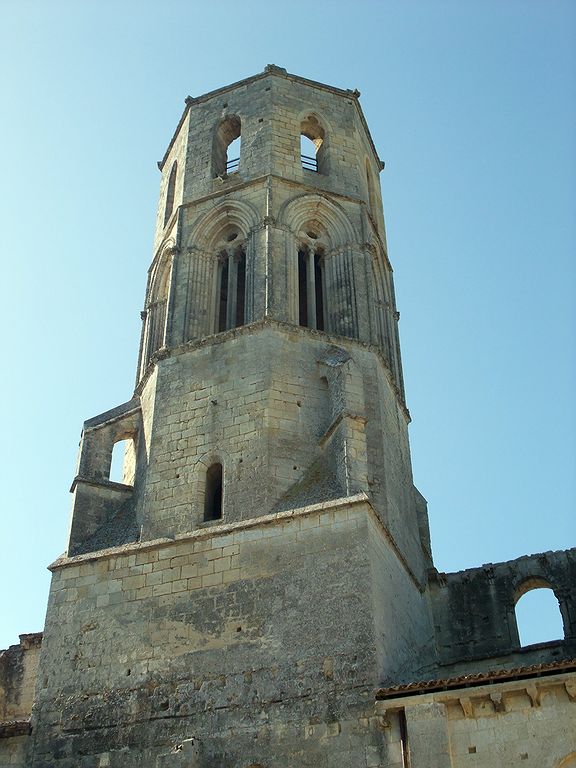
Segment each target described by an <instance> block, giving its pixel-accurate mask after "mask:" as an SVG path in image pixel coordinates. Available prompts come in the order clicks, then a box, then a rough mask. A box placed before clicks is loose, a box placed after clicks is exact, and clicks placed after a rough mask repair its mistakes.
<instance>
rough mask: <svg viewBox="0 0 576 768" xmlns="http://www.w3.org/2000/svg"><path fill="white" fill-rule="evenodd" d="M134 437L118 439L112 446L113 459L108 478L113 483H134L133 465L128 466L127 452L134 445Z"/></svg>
mask: <svg viewBox="0 0 576 768" xmlns="http://www.w3.org/2000/svg"><path fill="white" fill-rule="evenodd" d="M133 445H134V441H133V440H132V438H127V439H125V440H118V441H117V442H115V443H114V445H113V447H112V461H111V463H110V474H109V476H108V479H109V480H111V481H112V482H113V483H124V485H133V484H134V470H133V466H128V462H127V461H126V454H127V452H128V451H129V450H130V449H131V448H132V447H133Z"/></svg>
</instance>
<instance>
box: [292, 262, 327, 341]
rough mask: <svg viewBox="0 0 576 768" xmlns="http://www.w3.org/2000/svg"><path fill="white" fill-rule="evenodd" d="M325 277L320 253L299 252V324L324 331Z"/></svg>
mask: <svg viewBox="0 0 576 768" xmlns="http://www.w3.org/2000/svg"><path fill="white" fill-rule="evenodd" d="M323 281H324V275H323V261H322V255H321V254H320V253H315V254H312V253H311V252H310V251H309V250H308V249H307V248H304V249H302V250H300V251H298V323H299V325H304V326H306V327H307V328H317V329H318V330H319V331H323V330H324V282H323Z"/></svg>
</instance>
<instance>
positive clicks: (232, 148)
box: [212, 115, 242, 176]
mask: <svg viewBox="0 0 576 768" xmlns="http://www.w3.org/2000/svg"><path fill="white" fill-rule="evenodd" d="M241 141H242V124H241V122H240V118H239V117H238V116H237V115H230V116H229V117H226V118H225V119H224V120H222V122H221V123H220V124H219V125H218V127H217V129H216V132H215V134H214V145H213V150H212V166H213V171H214V176H226V174H229V173H235V172H236V171H238V169H239V167H240V152H241Z"/></svg>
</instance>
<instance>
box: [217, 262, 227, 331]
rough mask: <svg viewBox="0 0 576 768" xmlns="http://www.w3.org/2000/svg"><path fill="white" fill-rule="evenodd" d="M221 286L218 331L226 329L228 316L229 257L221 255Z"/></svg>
mask: <svg viewBox="0 0 576 768" xmlns="http://www.w3.org/2000/svg"><path fill="white" fill-rule="evenodd" d="M220 259H221V260H220V265H219V272H220V288H219V295H218V332H219V333H220V331H225V330H226V320H227V316H228V257H227V256H226V255H223V256H221V257H220Z"/></svg>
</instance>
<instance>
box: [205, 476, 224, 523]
mask: <svg viewBox="0 0 576 768" xmlns="http://www.w3.org/2000/svg"><path fill="white" fill-rule="evenodd" d="M222 474H223V473H222V464H219V463H217V464H212V466H211V467H209V468H208V470H207V472H206V490H205V493H204V520H220V519H221V518H222Z"/></svg>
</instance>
